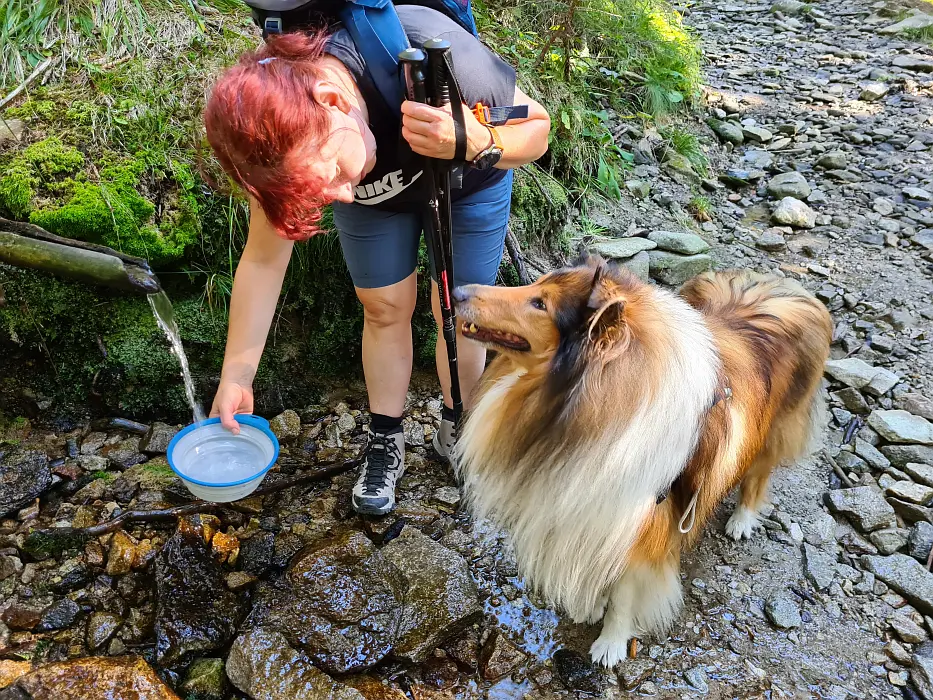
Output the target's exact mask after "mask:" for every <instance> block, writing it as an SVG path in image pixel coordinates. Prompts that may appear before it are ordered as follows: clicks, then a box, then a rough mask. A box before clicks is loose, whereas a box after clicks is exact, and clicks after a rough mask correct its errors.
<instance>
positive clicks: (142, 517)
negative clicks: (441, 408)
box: [36, 457, 361, 538]
mask: <svg viewBox="0 0 933 700" xmlns="http://www.w3.org/2000/svg"><path fill="white" fill-rule="evenodd" d="M360 461H361V458H360V457H355V458H354V459H348V460H346V461H345V462H341V463H340V464H336V463H334V464H329V465H327V466H324V467H321V468H320V469H315V470H313V471H310V472H306V473H304V474H301V475H299V476H295V477H292V478H290V479H282V480H281V481H278V482H276V483H274V484H269V485H268V486H265V487H263V488H260V489H256V490H255V491H253V493H251V494H250V497H253V496H268V495H269V494H272V493H278V492H279V491H284V490H285V489H290V488H292V487H293V486H302V485H303V484H310V483H314V482H315V481H322V480H323V479H327V478H329V477H332V476H336V475H337V474H342V473H343V472H345V471H348V470H350V469H353V468H354V467H356V466H358V465H359V464H360ZM221 508H230V509H232V510H236V504H235V503H229V504H228V503H211V502H209V501H194V502H192V503H185V504H184V505H180V506H174V507H172V508H159V509H156V510H128V511H126V512H124V513H121V514H120V515H118V516H117V517H116V518H114V519H113V520H108V521H107V522H105V523H99V524H97V525H92V526H91V527H81V528H70V527H64V528H52V529H51V530H37V531H36V532H38V533H40V534H43V535H51V536H55V537H65V536H67V537H85V538H89V537H99V536H100V535H106V534H107V533H110V532H116V531H117V530H120V529H122V528H123V526H124V525H128V524H130V523H151V522H166V521H171V520H175V519H177V518H181V517H183V516H185V515H194V514H195V513H210V512H212V511H215V510H219V509H221Z"/></svg>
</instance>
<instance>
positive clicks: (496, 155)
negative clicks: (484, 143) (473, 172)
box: [473, 149, 502, 170]
mask: <svg viewBox="0 0 933 700" xmlns="http://www.w3.org/2000/svg"><path fill="white" fill-rule="evenodd" d="M500 158H502V151H500V150H499V149H493V150H491V151H489V152H487V153H484V154H483V155H481V156H480V157H479V158H477V159H476V162H475V163H474V164H473V167H475V168H476V169H477V170H488V169H489V168H491V167H493V166H494V165H495V164H496V163H498V162H499V159H500Z"/></svg>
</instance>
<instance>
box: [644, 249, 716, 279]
mask: <svg viewBox="0 0 933 700" xmlns="http://www.w3.org/2000/svg"><path fill="white" fill-rule="evenodd" d="M648 256H649V261H650V262H649V265H650V273H651V277H652V279H655V280H657V281H658V282H661V283H662V284H668V285H680V284H683V283H684V282H686V281H687V280H688V279H690V278H691V277H695V276H696V275H698V274H700V273H701V272H706V271H707V270H710V269H712V267H713V259H712V258H711V257H710V256H709V255H706V254H700V255H678V254H676V253H669V252H667V251H663V250H651V251H648Z"/></svg>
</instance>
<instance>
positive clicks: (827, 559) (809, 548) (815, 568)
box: [803, 543, 836, 591]
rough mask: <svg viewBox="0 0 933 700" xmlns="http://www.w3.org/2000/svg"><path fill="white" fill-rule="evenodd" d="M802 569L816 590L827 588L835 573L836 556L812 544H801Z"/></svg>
mask: <svg viewBox="0 0 933 700" xmlns="http://www.w3.org/2000/svg"><path fill="white" fill-rule="evenodd" d="M803 570H804V573H805V574H806V575H807V578H808V579H809V580H810V582H811V583H812V584H813V585H814V586H816V588H817V590H820V591H822V590H824V589H826V588H829V585H830V584H831V583H832V582H833V578H835V575H836V558H835V557H833V556H831V555H829V554H827V553H826V552H824V551H823V550H821V549H817V548H816V547H814V546H813V545H810V544H806V543H804V545H803Z"/></svg>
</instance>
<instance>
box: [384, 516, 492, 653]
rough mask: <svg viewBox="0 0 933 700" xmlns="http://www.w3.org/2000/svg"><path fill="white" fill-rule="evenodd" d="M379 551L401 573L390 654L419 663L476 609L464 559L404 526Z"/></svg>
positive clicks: (475, 595) (478, 610)
mask: <svg viewBox="0 0 933 700" xmlns="http://www.w3.org/2000/svg"><path fill="white" fill-rule="evenodd" d="M382 553H383V554H384V555H385V557H386V558H387V559H388V560H389V561H390V562H392V563H393V564H394V565H395V566H396V568H398V570H399V571H401V572H402V575H403V576H404V577H405V583H406V585H407V595H406V596H405V609H404V613H403V615H402V621H401V625H400V626H399V630H398V635H397V637H396V642H395V648H394V650H393V655H394V656H396V657H399V658H402V659H405V660H407V661H411V662H413V663H422V662H423V661H425V660H427V658H428V657H429V656H430V655H431V653H432V652H433V651H434V649H436V648H437V647H438V646H440V645H441V644H442V643H444V642H445V641H447V640H448V639H450V638H452V637H453V636H455V635H456V634H457V633H458V632H460V631H461V630H462V629H463V628H464V626H466V625H467V624H468V623H469V622H470V621H471V620H472V618H473V617H474V616H476V615H479V614H480V613H481V612H482V606H481V605H480V604H479V593H478V591H477V589H476V584H475V583H474V582H473V579H472V578H471V577H470V571H469V568H468V567H467V563H466V561H465V560H464V559H463V557H461V556H460V555H459V554H457V553H456V552H453V551H451V550H449V549H447V548H446V547H444V546H442V545H440V544H438V543H437V542H435V541H434V540H432V539H431V538H430V537H426V536H425V535H423V534H421V531H420V530H417V529H415V528H413V527H406V528H405V529H404V530H402V533H401V534H400V535H399V536H398V537H396V538H395V539H394V540H392V541H391V542H390V543H389V544H388V545H386V546H385V547H384V548H383V550H382Z"/></svg>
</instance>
